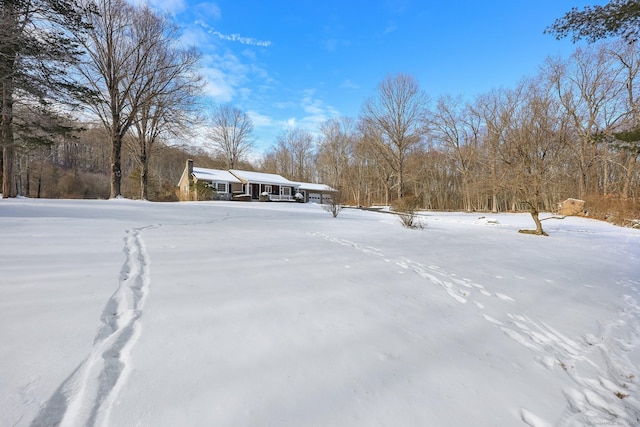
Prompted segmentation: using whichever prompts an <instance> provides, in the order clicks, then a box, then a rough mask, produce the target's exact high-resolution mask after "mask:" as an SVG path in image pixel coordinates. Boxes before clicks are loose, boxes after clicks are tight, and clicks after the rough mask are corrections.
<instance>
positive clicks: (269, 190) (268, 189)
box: [264, 185, 271, 194]
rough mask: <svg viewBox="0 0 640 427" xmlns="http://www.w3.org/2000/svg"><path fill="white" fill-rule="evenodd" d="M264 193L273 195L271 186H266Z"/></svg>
mask: <svg viewBox="0 0 640 427" xmlns="http://www.w3.org/2000/svg"><path fill="white" fill-rule="evenodd" d="M264 191H266V192H267V193H269V194H271V186H270V185H265V186H264Z"/></svg>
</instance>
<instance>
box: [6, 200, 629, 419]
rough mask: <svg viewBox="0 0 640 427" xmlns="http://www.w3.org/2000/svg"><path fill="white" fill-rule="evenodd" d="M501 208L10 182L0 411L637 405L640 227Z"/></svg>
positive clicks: (368, 413)
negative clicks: (138, 194)
mask: <svg viewBox="0 0 640 427" xmlns="http://www.w3.org/2000/svg"><path fill="white" fill-rule="evenodd" d="M481 216H482V215H481V214H463V213H433V212H429V213H424V215H423V221H424V223H425V224H426V228H425V229H423V230H407V229H404V228H403V227H402V226H401V224H400V222H399V220H398V219H397V218H396V217H395V216H393V215H390V214H385V213H374V212H365V211H359V210H354V209H345V210H343V211H342V212H341V213H340V215H339V216H338V218H335V219H334V218H332V217H331V215H330V214H329V213H327V212H325V211H324V210H323V209H322V208H321V207H320V206H317V205H301V204H289V203H242V202H193V203H174V204H159V203H149V202H136V201H129V200H110V201H68V200H32V199H4V200H0V230H2V236H1V237H0V242H1V243H0V342H1V343H2V346H0V362H1V363H0V425H2V426H14V425H15V426H29V425H32V426H45V425H56V424H61V425H64V426H81V425H104V426H135V425H141V426H175V425H191V426H211V425H216V426H363V425H377V426H400V425H401V426H418V425H420V426H460V425H468V426H471V425H473V426H511V425H513V426H519V425H522V426H526V425H531V426H536V427H538V426H547V425H557V426H584V425H620V426H626V425H635V424H637V423H638V422H639V421H638V420H639V419H640V401H639V400H638V399H639V396H638V376H639V375H640V372H638V366H639V362H640V352H639V351H638V344H639V342H640V341H639V339H640V302H639V301H640V294H639V293H638V291H639V289H640V264H639V262H638V261H639V257H640V232H638V230H631V229H624V228H619V227H615V226H612V225H609V224H606V223H602V222H597V221H593V220H590V219H585V218H566V219H564V220H548V221H545V222H544V223H543V224H544V226H545V229H546V231H548V232H549V234H550V235H551V236H550V237H538V236H530V235H523V234H519V233H517V230H518V229H519V228H531V226H532V221H531V219H530V217H529V216H528V215H526V214H498V215H495V214H492V215H491V216H490V218H480V217H481ZM493 220H495V221H497V222H494V221H493Z"/></svg>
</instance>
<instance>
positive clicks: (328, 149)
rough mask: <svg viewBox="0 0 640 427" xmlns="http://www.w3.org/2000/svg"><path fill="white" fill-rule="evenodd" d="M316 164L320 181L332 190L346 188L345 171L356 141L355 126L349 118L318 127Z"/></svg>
mask: <svg viewBox="0 0 640 427" xmlns="http://www.w3.org/2000/svg"><path fill="white" fill-rule="evenodd" d="M320 135H321V136H320V141H319V144H318V155H317V164H318V172H319V174H320V180H321V181H322V182H325V183H326V184H329V185H330V186H332V187H333V188H340V189H344V188H346V187H347V185H348V183H347V171H348V168H349V163H350V160H351V157H352V152H353V149H354V145H355V141H356V124H355V121H354V120H353V119H352V118H350V117H341V118H334V119H331V120H328V121H326V122H324V123H322V124H321V125H320Z"/></svg>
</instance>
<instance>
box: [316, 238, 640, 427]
mask: <svg viewBox="0 0 640 427" xmlns="http://www.w3.org/2000/svg"><path fill="white" fill-rule="evenodd" d="M308 235H310V236H313V237H319V238H322V239H325V240H327V241H329V242H333V243H337V244H340V245H343V246H348V247H352V248H353V249H355V250H358V251H360V252H362V253H365V254H367V255H373V256H376V257H379V258H380V259H381V260H384V261H385V262H388V263H392V260H390V259H388V258H386V257H385V254H384V253H383V252H382V250H380V249H378V248H375V247H371V246H366V245H363V244H361V243H358V242H353V241H349V240H346V239H340V238H336V237H333V236H329V235H326V234H323V233H308ZM395 265H397V266H400V267H402V268H403V269H406V270H412V271H413V272H414V273H416V274H417V275H418V276H420V277H421V278H422V279H425V280H426V281H428V282H430V283H432V284H434V285H437V286H438V287H440V288H441V289H442V290H444V291H445V292H446V294H447V295H448V296H450V297H451V298H453V299H454V300H455V301H457V302H459V303H461V304H465V303H466V302H467V301H468V300H469V299H472V300H473V303H474V304H473V305H466V307H469V309H471V310H475V311H477V312H478V314H479V316H480V317H481V318H483V319H484V320H485V321H487V322H489V324H491V325H493V326H494V327H497V328H499V329H500V330H501V331H502V332H503V333H504V334H505V335H506V336H507V337H509V338H510V339H512V340H514V341H515V342H517V343H518V344H520V345H522V346H524V347H526V348H528V349H529V350H530V351H531V352H532V353H533V354H534V360H535V361H536V362H537V363H539V364H541V365H542V366H544V367H545V368H547V369H550V370H552V371H554V372H558V374H561V375H567V376H568V377H569V378H570V379H571V383H572V385H573V386H572V387H566V388H565V389H564V390H562V394H563V395H564V397H565V398H566V400H567V407H566V409H565V411H564V412H563V413H562V414H561V415H560V419H559V420H557V421H556V425H557V426H561V427H573V426H578V425H580V426H582V425H616V426H618V425H619V426H637V425H638V423H639V422H640V398H639V397H638V392H639V391H640V386H639V385H638V378H636V375H637V372H638V367H637V366H635V365H634V363H633V361H632V360H630V358H629V357H628V354H629V353H630V352H631V351H633V350H634V349H635V348H636V347H638V346H640V303H638V302H637V299H636V298H640V291H638V289H639V288H640V281H630V282H628V283H618V285H620V286H621V287H622V288H626V290H627V292H628V293H627V294H625V295H623V296H622V300H621V303H620V304H621V309H620V311H619V313H618V316H617V318H615V319H611V320H606V321H598V331H595V333H594V334H586V335H585V336H583V337H574V338H572V337H568V336H566V335H564V334H562V333H561V332H560V331H558V330H557V329H555V328H553V327H552V326H550V325H548V324H546V323H545V322H544V321H542V320H538V319H533V318H530V317H529V316H527V315H525V314H514V313H512V308H513V306H512V305H511V304H510V303H512V302H514V299H513V298H512V297H510V296H509V295H505V294H502V293H499V292H491V291H490V290H489V289H488V288H486V287H485V286H483V285H480V284H477V283H474V282H473V281H471V280H469V279H459V278H457V277H456V275H455V274H451V273H449V272H447V271H444V270H443V269H441V268H440V267H437V266H432V265H424V264H421V263H419V262H416V261H413V260H410V259H408V258H404V257H403V258H400V259H398V260H395ZM516 278H517V279H524V277H516ZM631 293H635V294H636V297H634V296H632V295H630V294H631ZM487 298H488V299H493V298H497V300H498V302H499V303H498V304H497V305H496V304H494V306H495V307H496V309H494V310H493V312H492V313H491V316H490V315H488V314H486V312H485V304H483V302H486V301H488V299H487ZM480 300H481V301H482V302H480ZM494 301H495V300H494ZM498 317H499V318H500V319H503V320H499V319H498ZM592 359H593V360H598V359H600V360H601V364H600V365H598V364H596V363H594V361H593V360H592ZM603 362H604V363H603ZM603 364H604V366H603ZM520 417H521V420H522V421H523V422H524V423H525V424H527V425H530V426H532V427H548V426H551V425H552V424H551V423H550V422H549V421H547V420H543V419H541V418H539V417H538V416H537V415H536V414H534V413H532V412H530V411H528V410H527V409H525V408H520Z"/></svg>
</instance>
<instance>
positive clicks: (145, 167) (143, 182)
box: [140, 144, 149, 200]
mask: <svg viewBox="0 0 640 427" xmlns="http://www.w3.org/2000/svg"><path fill="white" fill-rule="evenodd" d="M142 149H143V152H142V155H141V156H140V165H141V166H140V198H141V199H142V200H149V158H148V157H147V154H146V153H147V147H146V144H144V147H142Z"/></svg>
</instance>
